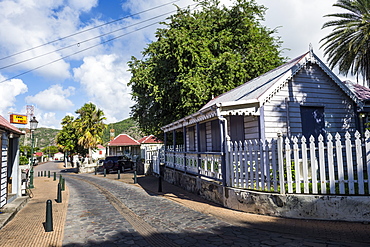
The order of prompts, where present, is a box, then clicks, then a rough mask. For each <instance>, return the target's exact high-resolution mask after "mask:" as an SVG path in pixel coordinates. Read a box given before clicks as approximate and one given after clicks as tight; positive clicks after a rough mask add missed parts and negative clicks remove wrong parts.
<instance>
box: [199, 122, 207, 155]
mask: <svg viewBox="0 0 370 247" xmlns="http://www.w3.org/2000/svg"><path fill="white" fill-rule="evenodd" d="M206 131H207V130H206V124H205V123H202V124H199V152H206V151H207V133H206Z"/></svg>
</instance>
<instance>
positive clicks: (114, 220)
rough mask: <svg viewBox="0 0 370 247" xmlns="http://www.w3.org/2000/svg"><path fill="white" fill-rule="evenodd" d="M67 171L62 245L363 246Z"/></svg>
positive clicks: (202, 246) (48, 165) (54, 166)
mask: <svg viewBox="0 0 370 247" xmlns="http://www.w3.org/2000/svg"><path fill="white" fill-rule="evenodd" d="M46 166H47V167H46ZM46 166H45V165H44V166H43V167H42V169H45V170H46V169H52V170H53V169H54V168H55V170H57V168H56V165H55V164H53V163H48V164H47V165H46ZM40 169H41V167H40ZM42 169H41V170H42ZM35 170H36V172H37V170H38V169H37V168H36V169H35ZM63 176H64V177H65V179H66V182H67V185H68V187H69V191H70V199H69V206H68V211H67V219H66V224H65V229H64V240H63V246H68V247H72V246H161V247H162V246H201V247H206V246H229V247H230V246H361V244H359V245H356V244H354V243H339V242H332V241H329V240H327V241H325V240H319V239H317V240H316V239H305V238H301V237H296V236H290V235H287V234H281V233H275V232H269V231H263V230H256V229H253V228H246V227H240V226H234V225H232V224H229V223H226V222H223V221H221V220H219V219H216V218H214V217H212V216H210V215H204V214H202V213H199V212H197V211H194V210H191V209H189V208H187V207H185V206H182V205H180V204H177V203H175V202H173V201H170V200H168V199H166V198H163V197H159V196H156V195H151V194H148V192H146V191H144V190H142V189H141V188H139V187H136V186H132V185H128V184H125V183H122V182H119V181H115V180H110V179H106V178H103V177H97V176H93V175H88V174H84V175H81V174H80V175H76V174H73V173H64V174H63Z"/></svg>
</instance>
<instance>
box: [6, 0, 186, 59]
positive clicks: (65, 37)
mask: <svg viewBox="0 0 370 247" xmlns="http://www.w3.org/2000/svg"><path fill="white" fill-rule="evenodd" d="M177 1H180V0H175V1H172V2H169V3H165V4H162V5H159V6H156V7H153V8H150V9H147V10H143V11H141V12H138V13H135V14H131V15H128V16H125V17H122V18H119V19H116V20H113V21H110V22H106V23H104V24H101V25H98V26H95V27H91V28H88V29H86V30H82V31H79V32H76V33H74V34H70V35H67V36H64V37H62V38H59V39H55V40H52V41H49V42H47V43H44V44H42V45H38V46H35V47H32V48H29V49H26V50H23V51H20V52H16V53H14V54H12V55H8V56H6V57H3V58H0V61H1V60H4V59H7V58H11V57H14V56H17V55H20V54H23V53H25V52H28V51H32V50H35V49H37V48H40V47H43V46H46V45H50V44H52V43H55V42H58V41H61V40H64V39H67V38H70V37H73V36H76V35H78V34H81V33H85V32H88V31H91V30H94V29H96V28H100V27H103V26H106V25H109V24H112V23H115V22H118V21H121V20H123V19H127V18H130V17H133V16H136V15H140V14H143V13H146V12H148V11H151V10H154V9H157V8H161V7H164V6H166V5H169V4H173V3H175V2H177Z"/></svg>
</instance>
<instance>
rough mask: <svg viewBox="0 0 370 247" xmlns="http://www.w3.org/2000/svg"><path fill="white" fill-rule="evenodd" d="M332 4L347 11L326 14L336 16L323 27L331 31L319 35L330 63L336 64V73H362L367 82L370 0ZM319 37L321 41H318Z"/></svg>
mask: <svg viewBox="0 0 370 247" xmlns="http://www.w3.org/2000/svg"><path fill="white" fill-rule="evenodd" d="M333 6H335V7H340V8H342V9H344V10H347V11H348V12H346V13H337V14H329V15H325V17H336V18H338V19H336V20H332V21H328V22H326V23H325V24H324V25H323V27H322V28H327V27H332V28H333V31H332V32H331V33H330V34H329V35H327V36H326V37H324V38H323V39H321V41H324V43H323V44H322V46H321V47H325V48H324V55H325V56H326V55H327V56H328V61H329V66H330V67H331V68H332V69H333V68H334V67H335V66H338V68H339V73H341V74H343V75H345V76H347V75H348V73H351V75H356V76H357V80H358V77H359V75H361V76H362V78H363V80H364V82H366V85H367V86H369V85H370V0H338V2H337V3H335V4H334V5H333ZM321 41H320V42H321Z"/></svg>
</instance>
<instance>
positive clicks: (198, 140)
mask: <svg viewBox="0 0 370 247" xmlns="http://www.w3.org/2000/svg"><path fill="white" fill-rule="evenodd" d="M195 131H196V133H197V146H196V147H197V150H196V151H197V153H198V154H197V156H198V176H199V177H200V168H201V165H202V161H201V156H200V153H199V150H200V134H199V122H197V124H196V130H195Z"/></svg>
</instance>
